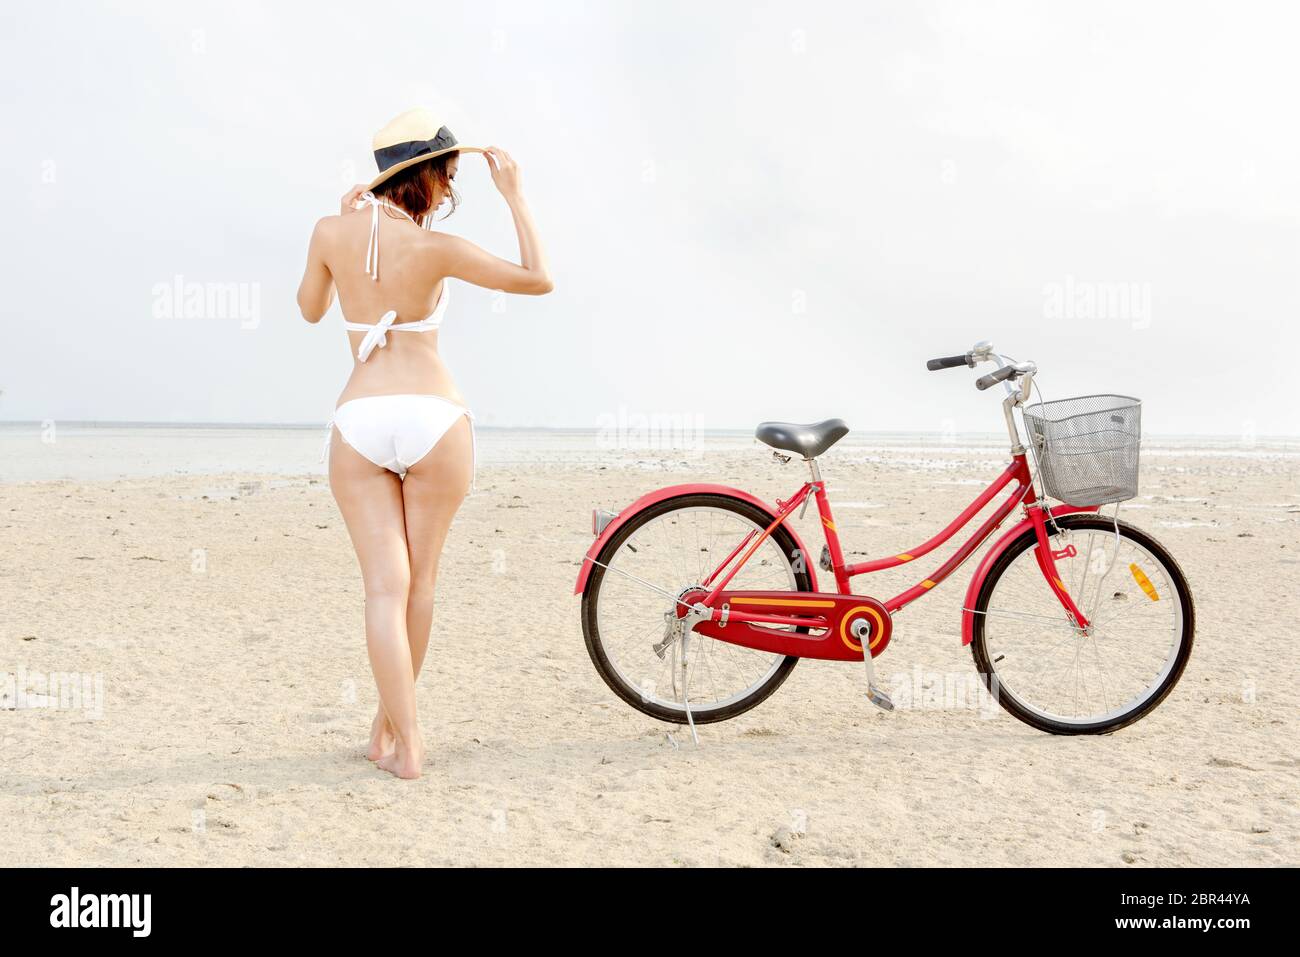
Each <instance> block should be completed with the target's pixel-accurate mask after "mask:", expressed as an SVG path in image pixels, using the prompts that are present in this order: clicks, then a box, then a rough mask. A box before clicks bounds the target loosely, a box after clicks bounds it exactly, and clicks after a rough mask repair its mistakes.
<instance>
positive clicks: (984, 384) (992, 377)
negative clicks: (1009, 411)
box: [975, 366, 1020, 392]
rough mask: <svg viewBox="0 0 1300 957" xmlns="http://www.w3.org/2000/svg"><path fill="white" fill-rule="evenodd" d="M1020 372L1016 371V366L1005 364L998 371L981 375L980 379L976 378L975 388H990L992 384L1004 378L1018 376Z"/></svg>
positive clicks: (982, 389) (981, 389)
mask: <svg viewBox="0 0 1300 957" xmlns="http://www.w3.org/2000/svg"><path fill="white" fill-rule="evenodd" d="M1019 374H1020V373H1019V372H1017V371H1016V367H1015V366H1003V367H1002V368H1001V369H998V370H997V371H996V372H990V373H989V374H988V375H984V376H980V377H979V378H978V379H976V380H975V388H977V389H979V390H980V391H981V392H983V391H984V390H985V389H987V388H989V387H990V386H995V385H997V384H998V383H999V382H1001V381H1002V380H1004V379H1010V378H1011V377H1012V376H1017V375H1019Z"/></svg>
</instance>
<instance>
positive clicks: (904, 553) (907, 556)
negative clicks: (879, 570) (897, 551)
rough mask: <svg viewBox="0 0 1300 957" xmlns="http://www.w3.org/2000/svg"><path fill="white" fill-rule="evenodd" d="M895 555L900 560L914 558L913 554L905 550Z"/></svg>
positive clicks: (906, 560) (908, 560)
mask: <svg viewBox="0 0 1300 957" xmlns="http://www.w3.org/2000/svg"><path fill="white" fill-rule="evenodd" d="M894 557H895V558H897V559H898V560H899V561H900V562H910V561H911V560H912V556H911V555H909V554H907V552H903V554H901V555H895V556H894Z"/></svg>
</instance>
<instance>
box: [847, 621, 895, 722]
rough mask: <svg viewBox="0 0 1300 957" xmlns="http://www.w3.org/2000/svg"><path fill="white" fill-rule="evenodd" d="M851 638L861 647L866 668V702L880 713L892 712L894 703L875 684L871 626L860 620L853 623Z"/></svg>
mask: <svg viewBox="0 0 1300 957" xmlns="http://www.w3.org/2000/svg"><path fill="white" fill-rule="evenodd" d="M853 637H854V638H856V639H857V640H858V642H859V643H860V644H861V645H862V660H863V661H864V662H865V663H866V666H867V700H868V701H870V702H871V703H872V704H874V705H875V706H876V707H877V708H879V709H881V710H882V711H893V710H894V702H893V701H891V700H890V699H889V695H887V694H885V693H884V692H883V691H881V690H880V686H879V685H877V684H876V666H875V664H874V663H873V662H872V660H871V626H870V625H868V624H867V623H866V622H865V621H863V620H861V619H859V620H858V621H855V622H854V623H853Z"/></svg>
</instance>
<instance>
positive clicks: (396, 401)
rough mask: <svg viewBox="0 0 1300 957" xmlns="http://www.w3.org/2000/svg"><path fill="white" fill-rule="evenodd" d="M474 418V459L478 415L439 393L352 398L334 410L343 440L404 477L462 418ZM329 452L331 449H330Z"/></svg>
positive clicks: (471, 427)
mask: <svg viewBox="0 0 1300 957" xmlns="http://www.w3.org/2000/svg"><path fill="white" fill-rule="evenodd" d="M461 416H464V417H465V418H467V419H469V420H470V438H471V442H473V450H474V451H473V455H474V459H475V460H477V459H478V440H477V439H476V438H474V416H473V415H472V414H471V413H470V411H469V409H466V408H464V407H462V406H459V405H457V404H456V403H455V402H452V401H451V400H450V399H444V398H443V397H442V396H438V395H372V396H366V397H365V398H361V399H351V400H349V401H347V402H344V403H343V404H342V405H341V406H339V407H338V408H337V409H335V410H334V422H333V425H334V426H336V427H337V428H338V430H339V435H340V436H341V437H342V439H343V441H344V442H346V443H347V444H348V445H350V446H352V448H354V449H356V450H357V451H358V452H360V453H361V454H362V455H364V456H365V457H366V458H367V459H369V460H370V461H371V462H374V463H375V464H376V465H378V466H379V467H380V468H383V469H388V470H389V471H390V472H396V473H397V474H398V475H400V476H402V477H405V476H406V470H407V469H409V468H410V467H411V466H412V465H414V464H415V463H416V462H418V461H420V459H422V458H424V457H425V456H426V455H428V454H429V452H431V451H432V450H433V447H434V446H435V445H437V444H438V440H439V439H441V438H442V437H443V436H444V435H446V434H447V432H448V430H449V429H451V427H452V426H453V425H455V424H456V423H457V422H458V421H459V420H460V417H461ZM327 448H328V446H327Z"/></svg>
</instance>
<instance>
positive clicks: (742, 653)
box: [582, 494, 812, 724]
mask: <svg viewBox="0 0 1300 957" xmlns="http://www.w3.org/2000/svg"><path fill="white" fill-rule="evenodd" d="M772 519H773V516H772V515H769V514H768V513H767V512H765V511H764V510H762V509H760V508H758V507H757V506H755V505H752V504H750V503H749V502H746V501H743V500H742V499H738V498H731V497H729V496H726V495H712V494H701V495H684V496H680V497H678V498H672V499H667V500H665V501H663V502H659V503H657V504H655V505H652V506H650V507H649V508H647V509H645V510H644V511H643V512H641V513H639V514H638V515H636V516H634V517H633V518H632V519H631V520H629V521H628V523H627V524H626V525H624V526H623V527H622V528H620V529H619V530H618V531H617V532H615V533H614V535H613V536H612V537H611V538H610V540H609V541H608V542H607V543H606V544H605V547H604V548H602V549H601V551H600V554H599V555H598V556H597V561H598V562H600V564H598V565H596V566H595V567H594V568H592V571H591V577H590V578H589V579H588V582H587V589H586V591H585V592H584V593H583V596H582V633H583V637H584V638H585V639H586V643H587V652H588V654H589V655H590V656H591V661H592V663H593V664H594V665H595V666H596V671H597V672H599V673H600V676H601V677H602V678H603V679H604V680H605V683H606V684H607V685H609V687H610V689H612V690H613V691H614V693H615V694H617V695H618V696H619V697H620V698H622V699H623V700H624V701H625V702H627V703H628V704H630V705H631V706H632V707H634V708H636V709H637V710H638V711H640V712H642V713H643V714H647V715H649V716H650V717H652V718H658V719H659V720H661V721H669V722H673V723H675V724H684V723H686V708H685V705H684V696H685V695H686V694H687V693H688V692H689V697H690V703H691V716H692V718H694V720H695V723H696V724H708V723H710V722H714V721H724V720H726V719H727V718H734V717H736V716H737V715H739V714H744V713H745V712H746V711H748V710H749V709H751V708H753V707H754V706H755V705H757V704H759V703H760V702H762V701H763V700H764V699H765V698H767V697H768V696H769V695H770V694H772V692H774V691H775V690H776V689H777V688H779V687H780V686H781V683H782V682H784V681H785V679H786V678H787V677H788V676H789V674H790V672H791V670H793V668H794V666H795V664H796V663H797V662H798V660H799V659H798V658H794V657H790V656H786V655H776V654H771V653H769V652H765V651H757V650H755V649H752V648H744V647H741V646H739V645H733V644H730V643H728V642H724V641H717V640H715V639H712V638H707V637H704V636H702V635H698V634H692V635H691V636H690V651H689V655H688V656H687V662H686V667H685V668H684V669H683V667H682V657H681V654H682V647H681V644H682V643H681V641H680V639H672V638H670V637H669V634H668V625H669V624H670V622H669V619H668V617H666V616H670V615H672V613H673V610H674V608H675V607H676V603H675V602H674V600H673V598H670V597H668V595H672V596H673V597H676V596H679V595H682V594H683V593H685V592H687V591H689V590H691V589H692V588H698V587H700V586H702V585H703V583H704V580H705V579H706V578H707V577H708V576H709V575H710V573H711V572H713V571H714V569H715V568H716V567H717V566H718V565H720V564H721V563H722V562H723V561H724V560H725V559H727V557H728V556H729V555H731V554H732V551H733V549H735V548H736V546H737V545H739V544H740V542H741V541H742V540H743V539H744V538H745V536H746V535H748V534H750V533H754V534H755V535H756V536H757V535H760V534H762V532H763V530H764V529H766V528H767V526H768V525H770V524H771V523H772ZM602 566H608V569H606V568H605V567H602ZM628 576H634V577H628ZM635 579H640V580H641V581H637V580H635ZM642 582H648V583H650V584H651V585H654V586H655V589H657V590H655V589H651V588H648V587H646V585H644V584H642ZM728 587H729V588H736V589H768V590H787V589H788V590H790V591H808V590H810V589H811V587H812V583H811V580H810V578H809V575H808V572H807V567H806V559H804V558H803V556H802V555H801V554H800V552H799V549H798V546H797V545H796V544H795V541H794V536H793V535H791V534H790V532H789V530H788V529H786V528H785V527H784V526H781V527H779V528H777V529H776V530H775V531H774V532H773V533H772V534H771V536H769V537H768V538H767V540H766V541H764V542H763V543H762V544H761V545H760V546H759V548H758V551H757V552H755V553H754V555H753V556H752V557H751V558H750V559H749V561H748V562H747V563H746V564H745V565H744V566H743V567H742V568H741V569H740V570H739V571H738V572H737V574H736V577H735V578H734V579H732V581H731V584H730V585H729V586H728ZM665 593H667V594H665ZM805 630H806V629H805Z"/></svg>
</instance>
